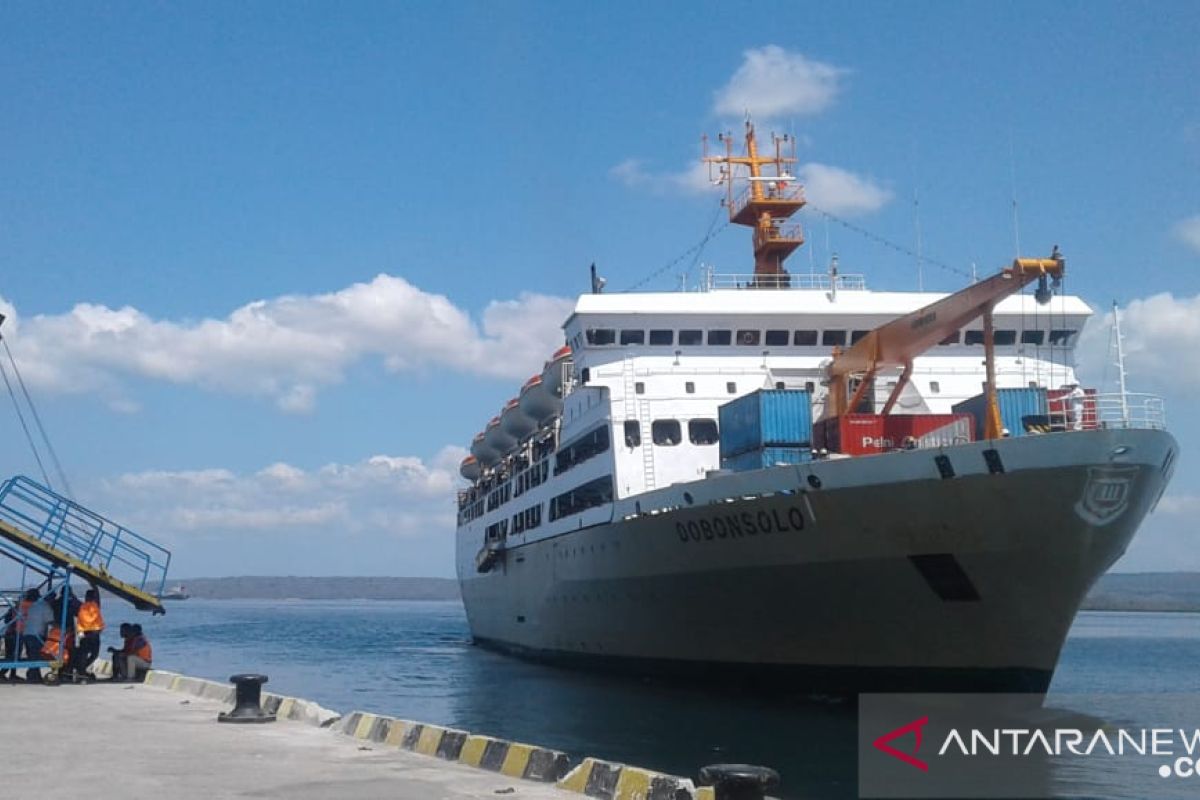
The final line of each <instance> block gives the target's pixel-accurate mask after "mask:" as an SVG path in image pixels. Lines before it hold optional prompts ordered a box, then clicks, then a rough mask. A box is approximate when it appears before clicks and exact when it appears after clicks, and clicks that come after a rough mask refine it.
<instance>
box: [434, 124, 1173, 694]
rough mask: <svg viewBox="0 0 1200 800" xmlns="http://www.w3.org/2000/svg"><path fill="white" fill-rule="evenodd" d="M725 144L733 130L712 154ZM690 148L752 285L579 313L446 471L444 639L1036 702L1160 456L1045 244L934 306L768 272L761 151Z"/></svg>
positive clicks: (1150, 409)
mask: <svg viewBox="0 0 1200 800" xmlns="http://www.w3.org/2000/svg"><path fill="white" fill-rule="evenodd" d="M739 138H740V137H739ZM720 142H721V144H722V145H723V146H724V147H723V149H724V152H723V153H721V152H718V153H716V154H714V155H707V154H706V160H707V161H708V163H709V164H710V169H712V170H713V175H714V179H715V181H716V182H718V183H723V184H724V185H725V187H726V192H727V195H726V198H725V204H726V206H727V207H728V212H729V216H730V220H731V221H732V222H733V223H734V224H737V225H744V226H746V227H749V228H751V229H752V230H753V248H754V271H753V273H747V274H745V275H736V274H731V275H722V274H716V273H713V272H710V273H709V274H708V275H706V278H705V280H704V281H703V285H702V286H701V287H700V288H699V290H695V291H680V292H669V293H666V292H644V293H626V294H613V293H604V292H603V291H601V286H600V285H599V284H598V283H597V282H596V281H593V291H592V292H591V293H588V294H584V295H583V296H581V297H580V298H579V299H578V302H577V303H576V305H575V308H574V310H573V312H572V313H571V314H570V315H569V316H568V318H567V319H566V320H565V321H564V323H563V330H564V333H565V341H564V345H563V347H562V348H561V349H559V350H558V351H556V352H555V353H553V354H552V355H551V357H550V358H549V360H548V361H547V362H546V363H545V365H544V368H543V369H542V371H541V372H540V373H538V374H536V375H533V376H532V377H530V378H529V380H528V381H526V382H525V384H524V385H523V386H522V387H521V388H520V392H519V393H518V394H517V395H516V396H515V397H513V398H512V399H510V400H509V401H508V402H507V403H505V404H503V405H502V407H501V409H500V412H499V413H498V414H497V415H496V416H495V417H493V418H492V419H491V420H490V421H489V422H488V423H487V425H486V426H484V428H483V430H482V431H480V433H479V434H478V435H477V436H475V438H474V440H473V441H472V443H471V449H470V452H471V455H470V456H468V457H467V458H466V459H465V460H464V461H463V463H462V465H461V473H462V476H463V478H464V479H465V480H466V481H467V483H468V485H467V486H466V487H465V488H463V489H462V490H461V491H460V492H459V493H458V525H457V543H456V562H457V563H456V566H457V572H458V577H459V580H460V584H461V589H462V597H463V602H464V605H465V607H466V613H467V618H468V620H469V624H470V629H471V634H472V636H473V638H474V640H475V641H476V642H477V643H479V644H481V645H485V646H489V647H494V648H498V649H502V650H505V651H508V652H511V653H514V654H520V655H525V656H529V657H533V658H538V659H544V660H549V661H555V662H561V663H568V664H578V665H585V666H594V667H603V668H612V669H618V670H623V671H626V672H630V673H635V674H648V673H669V674H682V675H690V676H693V677H698V678H702V679H706V680H712V681H718V682H734V681H736V682H742V683H745V682H751V683H753V685H772V684H775V683H782V684H784V685H786V686H788V687H789V688H790V689H791V690H792V691H800V692H805V691H811V692H845V693H853V692H859V691H865V690H880V691H909V690H929V691H1014V692H1031V693H1044V692H1045V690H1046V688H1047V687H1048V685H1049V683H1050V680H1051V677H1052V676H1053V673H1054V669H1055V666H1056V664H1057V661H1058V656H1059V651H1060V649H1061V647H1062V644H1063V641H1064V639H1065V637H1066V635H1067V631H1068V629H1069V628H1070V626H1071V623H1072V620H1073V619H1074V617H1075V614H1076V612H1077V610H1078V608H1079V605H1080V603H1081V601H1082V600H1083V598H1084V596H1085V595H1086V593H1087V591H1088V589H1089V588H1090V587H1091V586H1092V584H1093V583H1094V582H1095V581H1096V579H1097V578H1098V577H1099V576H1100V575H1101V574H1103V573H1104V572H1105V571H1106V570H1107V569H1108V568H1109V567H1111V566H1112V565H1113V563H1114V562H1115V561H1116V560H1117V559H1118V558H1120V557H1121V555H1122V554H1123V553H1124V552H1125V549H1126V547H1127V546H1128V545H1129V542H1130V540H1131V539H1132V537H1133V536H1134V534H1135V532H1136V531H1137V529H1138V527H1139V525H1140V524H1141V523H1142V521H1143V519H1144V518H1145V517H1146V515H1147V514H1149V513H1150V512H1151V511H1152V509H1153V508H1154V505H1155V504H1156V502H1157V501H1158V499H1159V497H1160V496H1161V495H1162V492H1163V491H1164V489H1165V487H1166V486H1167V483H1168V481H1169V480H1170V477H1171V473H1172V470H1173V467H1174V464H1175V461H1176V458H1177V454H1178V450H1179V448H1178V445H1177V443H1176V442H1175V440H1174V439H1173V437H1172V436H1171V434H1170V433H1168V432H1167V430H1166V425H1165V414H1164V411H1163V405H1162V401H1161V400H1160V399H1159V398H1156V397H1153V396H1150V395H1141V394H1133V393H1130V392H1127V391H1125V387H1124V385H1122V387H1121V391H1120V392H1117V393H1115V394H1101V393H1098V392H1096V391H1093V390H1091V389H1088V388H1086V387H1081V386H1080V385H1079V383H1078V379H1077V377H1076V375H1075V367H1074V348H1075V344H1076V341H1077V339H1078V336H1079V333H1080V331H1081V329H1082V328H1083V325H1084V323H1085V322H1086V320H1087V319H1088V317H1089V315H1090V314H1091V313H1092V311H1091V309H1090V308H1089V307H1088V305H1087V304H1086V303H1085V302H1084V301H1083V300H1081V299H1080V298H1078V297H1074V296H1065V295H1063V294H1062V293H1061V291H1060V284H1061V278H1062V276H1063V274H1064V271H1065V268H1066V261H1065V258H1064V257H1063V256H1062V254H1061V253H1059V252H1058V249H1057V247H1056V248H1054V252H1052V253H1051V254H1050V256H1049V257H1047V258H1019V259H1017V260H1015V261H1014V262H1012V264H1011V265H1010V266H1006V267H1005V268H1003V269H1001V270H1000V271H999V272H997V273H996V274H994V275H991V276H989V277H987V278H984V279H982V280H978V281H976V282H973V283H971V284H970V285H969V286H967V287H966V288H964V289H963V290H961V291H959V292H954V293H951V294H941V293H928V292H880V291H872V290H870V289H868V288H867V285H866V281H865V280H864V278H863V277H862V276H860V275H852V274H840V271H839V269H838V268H837V265H836V263H834V264H832V265H831V267H830V269H829V271H828V272H827V273H822V274H792V273H789V271H788V270H787V269H786V268H785V266H784V261H785V259H786V258H787V257H788V255H790V254H791V253H792V252H793V251H794V250H796V249H797V248H798V247H800V246H801V245H802V244H803V241H804V239H803V232H802V230H801V229H800V226H799V225H798V224H795V223H793V222H792V221H791V220H790V218H791V217H792V216H793V215H794V214H795V213H796V212H797V211H799V210H800V209H801V208H802V207H803V205H804V204H805V197H804V193H803V188H802V187H801V186H800V185H799V184H798V183H797V182H796V180H795V178H793V177H792V176H791V175H790V174H789V172H788V167H789V165H790V164H792V163H794V161H795V155H794V149H793V150H792V152H791V153H789V152H788V149H789V144H790V143H789V142H788V141H787V139H786V138H774V139H773V141H772V145H773V147H771V146H768V147H767V150H769V151H773V152H765V153H764V152H763V151H762V150H760V147H759V143H758V140H757V138H756V134H755V131H754V128H753V125H752V124H750V123H749V122H748V123H747V126H746V131H745V137H744V146H743V143H742V142H740V141H739V142H737V143H736V145H737V146H736V152H735V141H734V138H733V137H730V136H726V135H723V136H722V137H721V138H720Z"/></svg>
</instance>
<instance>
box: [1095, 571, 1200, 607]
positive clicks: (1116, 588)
mask: <svg viewBox="0 0 1200 800" xmlns="http://www.w3.org/2000/svg"><path fill="white" fill-rule="evenodd" d="M1083 607H1084V609H1086V610H1088V611H1200V572H1141V573H1135V574H1125V575H1122V574H1113V575H1105V576H1104V577H1102V578H1101V579H1100V580H1099V582H1098V583H1097V584H1096V585H1095V587H1093V588H1092V591H1091V593H1090V594H1088V596H1087V599H1086V600H1084V602H1083Z"/></svg>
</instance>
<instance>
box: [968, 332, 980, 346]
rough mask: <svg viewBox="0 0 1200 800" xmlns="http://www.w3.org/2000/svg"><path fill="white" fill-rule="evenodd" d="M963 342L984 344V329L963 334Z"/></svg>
mask: <svg viewBox="0 0 1200 800" xmlns="http://www.w3.org/2000/svg"><path fill="white" fill-rule="evenodd" d="M963 344H983V331H967V332H966V334H965V335H964V336H963Z"/></svg>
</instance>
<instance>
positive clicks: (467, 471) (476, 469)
mask: <svg viewBox="0 0 1200 800" xmlns="http://www.w3.org/2000/svg"><path fill="white" fill-rule="evenodd" d="M482 473H483V468H482V467H480V466H479V459H477V458H475V456H467V457H466V458H464V459H463V460H462V463H461V464H459V465H458V474H459V475H462V476H463V477H464V478H466V479H467V480H469V481H472V482H473V481H477V480H479V476H480V474H482Z"/></svg>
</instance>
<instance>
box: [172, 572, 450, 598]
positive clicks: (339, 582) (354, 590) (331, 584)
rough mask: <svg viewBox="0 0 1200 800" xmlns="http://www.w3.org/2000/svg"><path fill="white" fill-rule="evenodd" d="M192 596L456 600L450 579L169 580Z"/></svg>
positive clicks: (271, 577)
mask: <svg viewBox="0 0 1200 800" xmlns="http://www.w3.org/2000/svg"><path fill="white" fill-rule="evenodd" d="M170 583H171V585H172V586H174V585H176V584H182V585H183V586H184V587H186V588H187V592H188V594H189V595H191V596H192V597H202V598H206V599H209V600H233V599H248V600H256V599H258V600H293V599H294V600H457V599H458V598H459V594H458V581H456V580H454V579H453V578H351V577H336V578H304V577H296V576H291V575H289V576H279V575H274V576H263V575H245V576H239V577H236V578H185V579H180V580H175V579H172V580H171V581H170Z"/></svg>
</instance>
